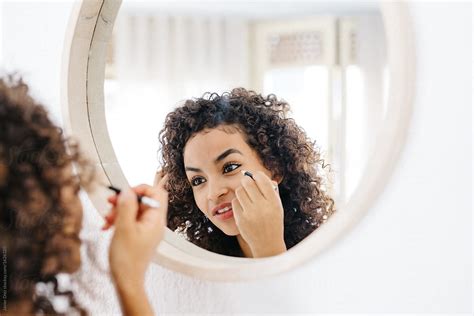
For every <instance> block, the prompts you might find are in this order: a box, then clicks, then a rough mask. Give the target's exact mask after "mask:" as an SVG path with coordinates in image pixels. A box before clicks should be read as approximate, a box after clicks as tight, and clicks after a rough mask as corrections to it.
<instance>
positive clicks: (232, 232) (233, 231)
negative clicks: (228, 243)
mask: <svg viewBox="0 0 474 316" xmlns="http://www.w3.org/2000/svg"><path fill="white" fill-rule="evenodd" d="M232 226H233V227H219V229H220V230H221V231H222V232H223V233H224V234H226V235H227V236H237V235H240V232H239V229H238V228H237V226H236V225H235V224H234V225H232Z"/></svg>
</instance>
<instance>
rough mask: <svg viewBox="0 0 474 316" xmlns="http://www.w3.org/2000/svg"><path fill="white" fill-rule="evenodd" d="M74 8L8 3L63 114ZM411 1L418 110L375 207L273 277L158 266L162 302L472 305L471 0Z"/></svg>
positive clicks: (21, 48)
mask: <svg viewBox="0 0 474 316" xmlns="http://www.w3.org/2000/svg"><path fill="white" fill-rule="evenodd" d="M70 8H71V4H70V3H66V2H61V3H57V2H56V3H49V4H47V3H38V2H35V3H28V4H25V3H22V2H20V3H18V2H17V1H15V3H10V4H4V7H3V16H2V19H3V32H4V34H3V40H4V42H3V56H4V61H7V62H8V64H7V66H8V67H7V68H8V69H11V68H12V67H14V68H15V69H18V70H21V71H22V72H23V73H25V74H26V75H27V76H26V79H27V80H28V81H29V82H30V83H31V84H32V85H33V87H35V91H36V92H35V93H36V94H37V95H38V97H40V98H41V99H42V100H44V101H45V102H47V103H48V104H49V105H50V109H51V112H52V113H53V114H55V115H59V113H60V111H59V68H60V60H61V59H60V56H61V49H62V46H61V41H62V39H63V35H64V29H65V27H66V22H67V17H68V14H69V10H70ZM410 11H411V14H412V16H413V18H414V25H415V35H416V37H417V44H416V48H417V75H418V78H417V80H416V99H415V110H414V113H413V121H412V125H411V128H410V131H409V140H408V143H407V146H406V148H405V149H404V151H403V153H402V156H401V160H400V162H399V164H398V166H397V168H396V171H395V174H394V176H393V177H392V179H391V181H390V182H389V184H388V186H387V188H386V190H385V192H384V193H383V194H382V196H381V197H380V198H379V199H378V200H377V201H376V202H375V203H374V205H373V207H372V208H371V210H370V211H369V212H368V215H367V216H366V217H365V218H364V219H363V220H362V221H361V222H360V224H359V225H357V227H356V228H355V229H354V230H352V231H351V232H349V233H348V234H347V236H346V237H345V238H343V239H342V240H341V241H340V242H339V243H338V244H336V245H335V246H334V247H332V248H331V249H330V250H328V251H326V252H325V253H324V254H322V255H321V256H319V257H318V258H315V259H314V260H312V261H311V262H309V263H307V264H306V265H304V266H302V267H300V268H298V269H296V270H294V271H291V272H289V273H286V274H284V275H281V276H277V277H272V278H268V279H264V280H260V281H255V282H245V283H237V284H235V283H212V282H205V281H200V280H196V279H192V278H188V277H186V276H181V275H179V274H176V273H174V272H170V271H167V270H164V269H162V268H160V267H156V266H155V267H152V269H151V270H152V271H151V272H152V274H153V278H154V279H153V280H151V281H149V282H153V284H154V285H155V290H153V291H151V292H150V295H151V296H153V298H152V300H153V301H154V305H155V309H156V310H157V311H158V312H204V313H210V312H222V313H231V312H253V313H261V312H274V313H277V312H278V313H296V312H327V313H329V312H341V313H342V312H343V313H350V312H366V313H368V312H398V313H404V312H412V313H419V312H433V313H434V312H440V313H454V312H459V313H469V312H470V311H471V309H472V306H471V302H472V268H471V264H472V236H471V229H472V223H473V222H472V215H471V211H472V200H471V194H472V182H471V181H472V179H471V176H472V169H471V168H472V164H471V162H472V150H471V149H472V147H471V146H472V142H471V135H472V134H471V133H472V130H471V118H472V112H471V111H472V108H471V106H472V102H471V85H470V83H471V68H470V67H471V12H472V11H471V4H470V3H463V4H462V3H458V4H451V3H420V2H417V3H411V4H410ZM26 21H35V22H37V25H36V26H31V25H28V24H27V23H26ZM89 308H93V307H92V306H89ZM98 310H100V309H98ZM98 310H94V309H93V310H91V311H92V312H94V311H95V312H97V311H98Z"/></svg>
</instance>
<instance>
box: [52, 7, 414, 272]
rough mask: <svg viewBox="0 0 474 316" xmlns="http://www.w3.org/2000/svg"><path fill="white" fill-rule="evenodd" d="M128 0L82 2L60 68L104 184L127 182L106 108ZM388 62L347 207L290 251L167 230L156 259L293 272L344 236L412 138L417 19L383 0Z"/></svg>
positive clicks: (69, 124)
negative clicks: (212, 245) (230, 248)
mask: <svg viewBox="0 0 474 316" xmlns="http://www.w3.org/2000/svg"><path fill="white" fill-rule="evenodd" d="M120 4H121V0H83V1H79V2H78V3H77V4H76V6H75V8H74V10H73V12H72V15H71V18H70V21H69V26H68V29H67V33H66V39H65V46H64V52H63V65H62V74H61V79H62V80H61V82H62V86H61V102H62V109H63V120H64V127H65V129H66V132H67V133H68V134H70V135H74V137H75V138H76V139H78V140H79V142H80V144H81V148H82V149H83V151H85V153H86V154H87V155H88V157H89V158H90V159H91V160H93V161H94V163H95V164H96V165H97V167H98V173H99V178H100V179H101V181H102V182H104V183H113V184H114V185H116V186H118V187H127V186H128V182H127V180H126V178H125V176H124V174H123V172H122V170H121V167H120V165H119V164H118V162H117V158H116V156H115V153H114V150H113V148H112V144H111V141H110V137H109V134H108V130H107V126H106V118H105V107H104V74H105V56H106V50H107V44H108V42H109V41H110V39H111V37H112V28H113V25H114V21H115V18H116V16H117V14H118V11H119V7H120ZM380 8H381V12H382V16H383V20H384V26H385V32H386V33H385V34H386V40H387V49H388V62H389V70H390V71H389V72H390V76H389V84H390V85H389V96H388V110H387V115H386V118H385V122H384V124H382V125H383V126H382V128H381V131H380V134H379V135H378V141H377V146H376V147H375V148H376V150H375V152H374V153H372V155H371V157H370V158H369V162H368V166H369V168H367V170H366V172H365V173H364V175H363V177H362V179H361V182H360V183H363V184H364V185H361V186H359V187H358V188H357V189H356V190H355V192H354V193H353V195H352V197H351V198H350V200H349V202H348V203H347V205H346V206H345V207H344V208H343V209H338V210H337V211H336V213H335V214H334V215H333V216H331V218H330V219H329V220H328V221H327V223H325V224H324V225H322V226H321V227H319V228H318V229H317V230H316V231H315V232H314V233H312V234H311V236H310V237H308V238H306V239H304V240H303V241H302V242H300V243H299V244H298V245H296V246H294V247H293V248H291V249H290V250H289V251H287V252H286V253H284V254H282V255H279V256H275V257H270V258H263V259H248V258H234V257H227V256H223V255H218V254H215V253H212V252H209V251H206V250H203V249H201V248H199V247H197V246H195V245H194V244H192V243H190V242H186V241H185V240H183V239H182V238H181V237H179V236H177V235H176V234H175V233H173V232H171V231H170V230H169V229H167V232H166V233H165V238H164V240H163V241H162V243H161V244H160V246H159V247H158V249H157V251H156V255H155V257H154V259H153V261H154V262H156V263H158V264H160V265H162V266H164V267H165V268H169V269H171V270H174V271H177V272H181V273H185V274H187V275H191V276H194V277H198V278H202V279H207V280H215V281H236V280H250V279H257V278H261V277H265V276H269V275H274V274H277V273H281V272H283V271H287V270H289V269H291V268H294V267H296V266H298V265H301V264H303V263H305V262H308V261H309V260H310V259H313V258H315V256H316V255H318V254H320V253H321V252H322V251H323V250H325V249H327V248H328V247H329V246H330V245H331V244H333V243H334V242H335V241H337V240H339V239H341V237H343V236H344V234H345V233H347V232H348V231H349V230H350V229H351V228H352V227H353V226H354V225H355V224H356V223H357V222H358V221H359V220H360V219H361V218H362V217H363V216H364V215H365V214H366V212H367V211H368V210H369V208H370V206H371V205H372V203H373V202H374V201H375V199H376V198H377V197H378V196H379V195H380V193H381V192H382V191H383V188H384V187H385V185H386V183H387V182H388V180H389V178H390V176H391V174H392V173H393V170H394V167H395V165H396V162H397V160H398V158H399V156H400V152H401V150H402V148H403V146H404V144H405V141H406V138H407V131H408V127H409V123H410V117H411V113H412V106H413V105H412V102H413V93H414V82H415V52H414V38H413V30H412V23H411V19H410V16H409V12H408V8H407V5H406V3H404V2H391V1H390V2H389V1H387V2H385V1H383V2H381V3H380ZM88 195H89V197H90V199H91V201H92V203H93V204H94V206H95V207H96V208H97V210H99V212H101V213H102V215H104V214H103V213H104V212H105V211H106V210H107V209H108V206H107V202H106V201H107V200H106V197H107V196H109V195H110V192H109V191H108V190H107V189H105V188H96V189H94V191H90V192H88Z"/></svg>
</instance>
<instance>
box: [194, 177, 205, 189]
mask: <svg viewBox="0 0 474 316" xmlns="http://www.w3.org/2000/svg"><path fill="white" fill-rule="evenodd" d="M204 182H205V180H204V178H202V177H195V178H192V179H191V185H192V186H193V187H195V186H198V185H200V184H201V183H204Z"/></svg>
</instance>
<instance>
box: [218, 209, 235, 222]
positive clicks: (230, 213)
mask: <svg viewBox="0 0 474 316" xmlns="http://www.w3.org/2000/svg"><path fill="white" fill-rule="evenodd" d="M214 217H216V218H217V219H220V220H222V221H225V220H227V219H229V218H231V217H234V211H232V208H231V209H230V210H228V211H227V212H225V213H222V214H217V213H216V215H214Z"/></svg>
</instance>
